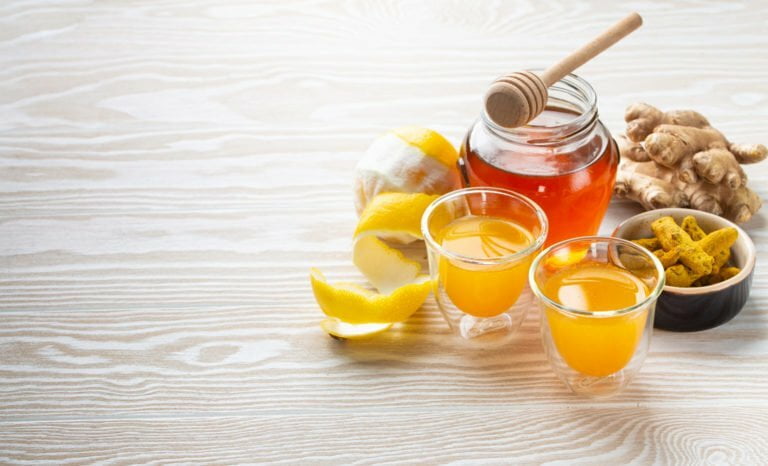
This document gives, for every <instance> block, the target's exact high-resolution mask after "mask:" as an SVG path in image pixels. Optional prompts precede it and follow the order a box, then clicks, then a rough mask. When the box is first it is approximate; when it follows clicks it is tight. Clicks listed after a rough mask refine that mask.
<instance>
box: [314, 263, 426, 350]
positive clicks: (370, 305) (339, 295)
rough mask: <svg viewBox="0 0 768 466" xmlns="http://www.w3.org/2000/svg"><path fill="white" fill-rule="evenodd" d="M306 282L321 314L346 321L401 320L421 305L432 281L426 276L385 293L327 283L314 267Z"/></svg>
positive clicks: (392, 321) (344, 284) (349, 284)
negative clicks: (309, 282) (309, 283)
mask: <svg viewBox="0 0 768 466" xmlns="http://www.w3.org/2000/svg"><path fill="white" fill-rule="evenodd" d="M310 281H311V282H312V290H313V291H314V293H315V298H316V299H317V303H318V304H319V305H320V309H322V311H323V312H324V313H325V315H327V316H328V317H335V318H337V319H339V320H340V321H342V322H345V323H347V324H392V323H396V322H402V321H404V320H406V319H407V318H409V317H410V316H411V315H412V314H413V313H414V312H416V310H418V309H419V308H420V307H421V305H422V304H423V303H424V301H425V300H426V299H427V296H429V293H430V292H431V291H432V281H431V280H430V279H429V277H428V276H426V275H420V276H419V277H418V278H417V280H416V281H415V282H413V283H409V284H407V285H403V286H401V287H399V288H397V289H396V290H394V291H393V292H392V293H389V294H378V293H374V292H372V291H370V290H367V289H365V288H363V287H361V286H358V285H355V284H353V283H337V284H335V285H331V284H330V283H328V282H327V281H326V280H325V277H324V276H323V274H322V272H320V271H319V270H318V269H314V268H313V269H312V270H311V271H310ZM339 336H343V335H339Z"/></svg>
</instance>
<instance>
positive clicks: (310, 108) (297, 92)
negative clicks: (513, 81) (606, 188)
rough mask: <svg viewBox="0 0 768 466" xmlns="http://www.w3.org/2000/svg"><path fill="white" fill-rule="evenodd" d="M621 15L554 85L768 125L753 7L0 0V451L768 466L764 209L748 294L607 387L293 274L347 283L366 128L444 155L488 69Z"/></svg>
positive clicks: (757, 13)
mask: <svg viewBox="0 0 768 466" xmlns="http://www.w3.org/2000/svg"><path fill="white" fill-rule="evenodd" d="M678 3H679V4H678ZM633 9H637V10H638V11H640V12H641V13H642V14H643V15H644V17H645V20H646V24H645V25H644V26H643V28H642V29H641V30H640V31H638V32H637V33H635V34H634V35H633V36H632V37H631V38H629V39H628V40H626V41H625V42H624V43H622V44H620V45H618V46H617V47H616V48H615V49H612V50H611V51H610V52H608V53H607V54H606V55H604V56H602V57H601V58H599V59H598V60H597V61H595V62H594V63H590V64H588V65H587V66H585V67H584V68H583V69H582V70H581V71H580V73H579V74H581V75H582V76H584V77H585V78H586V79H587V80H588V81H590V82H591V83H592V84H593V85H594V86H595V88H596V89H597V91H598V93H599V96H600V102H599V107H600V112H601V117H602V119H603V121H604V122H605V123H606V124H607V125H608V126H609V128H611V130H612V131H613V132H614V133H615V134H618V133H619V132H620V131H621V130H622V128H623V121H622V114H623V109H624V107H625V106H626V105H627V104H629V103H631V102H633V101H637V100H643V101H647V102H649V103H653V104H655V105H658V106H660V107H663V108H666V109H669V108H686V107H688V108H695V109H698V110H700V111H702V112H704V113H705V114H706V115H707V116H708V117H710V120H712V121H713V122H714V123H715V124H716V126H717V127H719V128H720V129H721V130H723V131H724V132H725V133H726V135H728V136H729V137H731V138H732V139H735V140H739V141H743V142H763V143H766V142H768V133H766V127H767V123H768V79H766V72H767V71H768V33H767V32H766V26H767V25H768V4H766V3H765V2H761V1H754V2H751V3H750V2H745V1H728V2H722V3H715V2H704V1H700V2H699V1H691V2H661V1H657V2H650V1H649V2H643V1H640V2H636V1H627V2H613V1H608V0H604V1H602V2H596V3H586V2H583V1H577V2H570V1H568V2H566V1H564V0H561V1H557V0H555V1H551V2H539V1H533V0H530V1H515V0H505V1H496V2H464V1H461V2H460V1H450V2H448V1H444V2H443V1H411V2H405V1H402V2H400V1H387V2H383V1H373V0H370V1H359V2H358V1H349V2H333V1H308V0H307V1H279V2H278V1H262V2H252V1H247V0H242V1H240V2H234V1H227V2H224V1H217V0H208V1H189V0H186V1H180V0H162V1H155V0H146V1H112V2H89V1H84V0H62V1H58V2H55V3H53V2H45V1H23V0H6V1H4V2H3V3H2V5H0V463H23V464H26V463H34V462H49V463H54V464H64V463H67V462H69V461H71V462H78V463H80V462H84V463H91V462H103V463H112V462H115V463H144V462H153V461H157V462H211V463H236V462H249V461H282V462H285V463H299V462H303V463H307V462H312V463H315V462H327V463H348V462H354V461H360V462H377V463H379V462H390V461H391V462H395V461H418V462H430V463H431V462H450V461H459V460H477V461H484V460H485V461H490V462H520V463H540V462H555V463H557V462H560V463H561V464H573V463H577V462H584V463H595V464H624V463H636V464H642V463H654V462H655V463H660V464H661V463H667V464H669V463H688V462H694V461H702V462H711V463H722V464H725V463H741V464H759V463H762V464H765V463H766V462H768V310H766V307H768V246H766V245H767V244H768V231H767V230H766V223H767V222H768V208H765V209H764V210H763V212H762V213H761V214H760V215H758V216H757V217H755V218H754V219H753V220H752V221H751V222H750V223H748V224H747V225H746V228H747V230H748V232H749V233H750V234H751V235H752V236H753V239H754V240H755V242H756V243H757V247H758V250H759V257H758V266H757V271H756V274H755V280H754V288H753V294H752V297H751V299H750V301H749V303H748V304H747V306H746V308H745V309H744V310H743V312H742V313H741V314H740V315H739V316H738V317H737V318H736V319H735V320H733V321H732V322H730V323H728V324H727V325H724V326H722V327H721V328H718V329H715V330H710V331H706V332H700V333H691V334H674V333H667V332H661V331H659V332H656V334H655V335H654V340H653V343H652V345H651V351H650V354H649V356H648V358H647V360H646V363H645V366H644V368H643V370H642V372H641V374H640V375H639V377H638V378H637V379H636V381H635V382H634V383H633V384H632V385H631V386H630V387H629V388H628V389H627V390H626V392H624V393H623V394H621V395H620V396H618V397H615V398H613V399H610V400H608V401H588V400H585V399H582V398H578V397H576V396H574V395H572V394H570V393H569V392H568V391H567V390H566V389H565V387H564V386H563V385H562V384H561V383H560V382H559V381H558V380H557V379H556V378H555V376H554V374H553V373H552V372H551V371H550V369H549V367H548V365H547V363H546V361H545V359H544V355H543V353H542V349H541V346H540V343H539V337H538V331H537V325H538V322H537V318H536V316H535V315H534V313H531V314H530V315H529V318H528V320H527V321H526V322H525V324H524V326H523V329H522V331H521V334H520V337H519V339H518V341H517V342H516V344H515V345H514V346H510V347H508V348H504V349H501V350H486V351H483V350H468V349H465V348H462V347H460V346H459V345H458V344H457V342H456V340H454V339H453V338H452V337H451V336H450V334H449V332H448V329H447V327H446V325H445V324H444V322H443V321H442V319H441V317H440V316H439V314H438V312H437V310H436V308H435V305H434V303H433V302H432V301H431V300H430V301H429V302H428V304H427V305H425V306H424V308H423V309H422V310H420V311H419V312H418V313H417V314H416V315H415V316H414V317H413V318H412V319H411V320H409V321H408V322H407V323H405V324H404V325H401V326H400V327H399V328H398V329H396V330H393V331H390V332H388V333H386V334H384V335H382V336H380V337H378V338H375V339H372V340H368V341H363V342H347V343H340V342H337V341H335V340H332V339H331V338H329V337H328V336H327V335H325V334H324V333H323V332H322V331H321V330H320V329H319V327H318V325H317V324H318V322H319V320H320V318H321V313H320V311H319V309H318V308H317V306H316V304H315V302H314V299H313V297H312V293H311V291H310V287H309V280H308V269H309V267H310V266H317V267H319V268H321V269H322V270H323V271H325V272H326V275H328V276H329V278H330V279H332V280H341V279H347V280H349V279H352V280H354V279H357V278H359V276H358V275H357V272H356V270H355V269H354V267H353V266H352V265H351V262H350V257H349V256H350V254H349V249H350V235H351V232H352V229H353V228H354V224H355V221H356V219H355V214H354V209H353V206H352V196H351V173H352V167H353V166H354V164H355V162H356V160H357V158H358V157H359V156H360V154H361V152H362V151H364V150H365V148H366V147H367V145H368V144H369V143H370V141H371V140H372V139H373V138H374V137H375V136H377V135H378V134H380V133H382V132H384V131H385V130H387V129H389V128H392V127H397V126H402V125H407V124H416V125H421V126H428V127H432V128H434V129H436V130H438V131H441V132H443V133H444V134H445V135H446V136H448V137H449V138H450V139H451V140H452V141H453V142H454V143H458V142H459V140H460V138H461V137H462V135H463V133H464V131H465V130H466V129H467V127H468V126H469V125H470V123H471V122H472V120H473V119H474V118H475V117H476V116H477V114H478V112H479V108H480V96H481V95H482V93H483V91H484V88H485V86H486V85H487V83H488V82H489V81H490V80H491V79H492V78H494V77H495V76H497V75H499V74H501V73H503V72H505V71H508V70H516V69H524V68H529V67H537V66H544V65H546V64H548V63H550V62H551V61H553V60H554V59H555V58H557V57H559V56H560V55H562V54H563V53H565V52H566V51H569V50H571V49H572V48H573V47H574V46H575V45H576V44H577V43H578V42H581V41H583V40H585V39H587V38H588V37H589V36H590V35H592V34H593V33H595V32H596V31H598V30H600V29H601V28H602V27H604V26H605V25H607V24H610V23H611V22H612V21H613V20H615V19H617V18H619V17H621V16H622V15H623V14H625V13H626V12H628V11H630V10H633ZM747 170H748V174H749V176H750V178H751V183H752V185H753V186H755V187H756V189H757V190H758V191H759V192H760V193H761V195H762V197H763V198H768V162H766V163H764V164H763V165H761V166H751V167H748V168H747ZM637 211H639V209H637V208H636V207H634V206H632V205H630V204H627V203H624V204H615V205H613V206H612V207H611V210H610V212H609V215H608V217H607V218H606V220H605V222H604V225H603V231H604V232H608V231H610V230H611V229H612V228H613V226H615V224H616V223H617V222H619V221H620V220H621V219H623V218H625V217H626V216H628V215H630V214H632V213H635V212H637Z"/></svg>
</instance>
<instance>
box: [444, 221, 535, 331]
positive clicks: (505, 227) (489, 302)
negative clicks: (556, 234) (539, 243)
mask: <svg viewBox="0 0 768 466" xmlns="http://www.w3.org/2000/svg"><path fill="white" fill-rule="evenodd" d="M437 241H438V242H439V243H440V245H441V246H442V247H443V248H445V249H447V250H448V251H452V252H455V253H457V254H461V255H463V256H467V257H473V258H477V259H495V258H500V257H505V256H510V255H513V254H516V253H518V252H520V251H523V250H524V249H526V248H527V247H528V246H530V245H531V244H533V235H531V233H530V232H529V231H528V230H526V229H525V228H523V227H522V226H520V225H518V224H517V223H514V222H512V221H510V220H505V219H502V218H497V217H478V216H474V215H469V216H466V217H461V218H458V219H456V220H454V221H452V222H451V223H449V224H448V225H446V226H445V227H444V228H443V229H442V230H441V231H440V233H439V234H438V237H437ZM532 260H533V258H532V257H530V256H528V257H526V258H525V259H524V260H521V261H516V262H512V263H509V264H501V265H499V266H498V267H488V266H484V265H479V266H478V265H471V264H456V263H453V262H452V261H451V260H450V259H448V258H447V257H443V258H441V260H440V279H441V281H442V282H443V284H444V286H445V291H446V293H448V296H449V297H450V298H451V301H453V303H454V304H455V305H456V306H457V307H458V308H459V309H461V310H462V311H464V312H466V313H467V314H471V315H473V316H476V317H491V316H495V315H498V314H501V313H502V312H504V311H506V310H507V309H508V308H509V307H510V306H511V305H513V304H514V303H515V301H517V298H519V297H520V293H521V292H522V291H523V287H525V285H526V283H527V282H526V280H527V279H528V268H529V267H530V265H531V261H532Z"/></svg>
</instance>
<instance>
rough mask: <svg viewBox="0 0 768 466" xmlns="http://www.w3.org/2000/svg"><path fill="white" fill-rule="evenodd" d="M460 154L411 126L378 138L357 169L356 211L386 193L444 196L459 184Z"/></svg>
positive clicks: (437, 137) (434, 134)
mask: <svg viewBox="0 0 768 466" xmlns="http://www.w3.org/2000/svg"><path fill="white" fill-rule="evenodd" d="M458 159H459V154H458V152H456V149H455V148H454V147H453V145H452V144H451V143H450V142H448V140H446V139H445V138H444V137H443V136H441V135H440V134H439V133H437V132H435V131H432V130H431V129H427V128H419V127H415V126H409V127H404V128H398V129H395V130H392V131H390V132H388V133H386V134H385V135H383V136H381V137H379V138H378V139H376V140H375V141H374V142H373V143H372V144H371V146H370V147H369V148H368V150H367V151H366V152H365V154H364V155H363V156H362V157H361V159H360V161H359V162H358V164H357V167H356V168H355V189H354V191H355V207H356V208H357V212H358V213H360V212H362V211H363V209H364V208H365V206H366V205H367V204H368V203H369V202H370V201H371V200H372V199H374V198H375V197H376V196H377V195H379V194H381V193H385V192H398V193H425V194H445V193H447V192H449V191H452V190H454V189H457V188H458V187H459V185H460V177H459V171H458V168H457V165H456V162H457V161H458Z"/></svg>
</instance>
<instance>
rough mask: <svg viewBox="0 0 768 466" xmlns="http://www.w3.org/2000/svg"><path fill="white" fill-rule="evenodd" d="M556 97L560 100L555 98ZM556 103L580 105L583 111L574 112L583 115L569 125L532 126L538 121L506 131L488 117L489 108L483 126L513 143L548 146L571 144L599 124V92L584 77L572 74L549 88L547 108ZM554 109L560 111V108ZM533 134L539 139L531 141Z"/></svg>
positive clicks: (568, 123)
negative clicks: (552, 141)
mask: <svg viewBox="0 0 768 466" xmlns="http://www.w3.org/2000/svg"><path fill="white" fill-rule="evenodd" d="M529 71H531V72H533V73H536V74H537V75H540V74H541V73H542V72H543V71H544V70H543V69H541V68H534V69H531V70H529ZM553 94H555V95H556V96H559V97H553ZM565 98H569V100H568V101H566V100H564V99H565ZM553 100H556V101H559V102H560V103H567V104H571V105H572V106H574V107H576V106H578V107H579V108H573V110H578V111H579V113H578V114H576V115H575V117H574V118H573V119H570V120H568V121H566V122H561V123H554V124H542V123H540V124H531V123H537V122H536V119H534V120H533V121H532V122H531V123H528V124H527V125H525V126H520V127H518V128H506V127H503V126H499V125H497V124H496V123H495V122H494V121H493V120H492V119H491V117H490V116H489V115H488V113H487V111H486V110H485V108H483V112H482V114H481V119H482V121H483V123H484V124H485V125H486V126H487V127H488V128H489V129H490V130H491V131H493V132H494V133H496V135H498V136H499V137H501V138H503V139H506V140H508V141H510V142H515V143H524V144H528V145H540V144H544V145H546V144H548V143H549V142H550V141H551V140H552V139H557V140H558V141H559V142H560V143H563V142H567V141H568V140H571V139H575V138H577V137H580V136H582V135H583V133H586V132H588V131H591V130H592V129H593V128H594V127H595V126H596V124H597V121H598V113H597V93H596V92H595V90H594V88H593V87H592V86H591V85H590V84H589V83H588V82H587V81H586V80H585V79H584V78H582V77H580V76H578V75H576V74H573V73H571V74H568V75H566V76H565V77H563V78H562V79H561V80H560V81H558V82H556V83H554V84H553V85H552V86H550V88H549V92H548V97H547V105H546V106H545V109H546V108H548V107H550V102H551V101H553ZM552 103H556V102H552ZM551 106H552V107H555V108H557V105H551ZM561 107H562V106H561ZM532 133H534V134H535V135H536V136H537V138H536V139H533V140H532V139H531V138H530V137H531V135H532Z"/></svg>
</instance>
